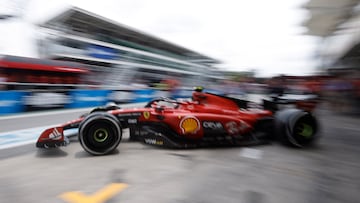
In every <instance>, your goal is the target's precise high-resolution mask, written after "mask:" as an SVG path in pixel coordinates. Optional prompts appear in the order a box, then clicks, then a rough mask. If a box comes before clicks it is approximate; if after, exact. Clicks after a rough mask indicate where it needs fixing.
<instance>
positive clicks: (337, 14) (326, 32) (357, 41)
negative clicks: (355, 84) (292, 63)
mask: <svg viewBox="0 0 360 203" xmlns="http://www.w3.org/2000/svg"><path fill="white" fill-rule="evenodd" d="M359 3H360V0H309V1H307V2H306V4H304V5H303V8H304V9H306V10H307V11H308V18H307V19H305V20H304V22H303V23H302V25H303V26H304V27H305V28H307V31H306V33H305V34H306V35H311V36H316V37H320V38H321V39H322V40H321V43H320V44H319V48H318V53H317V56H318V57H320V59H321V61H322V63H321V66H322V68H324V69H328V70H351V71H350V72H351V73H353V72H352V71H353V70H355V71H356V72H358V71H359V70H360V68H359V67H360V60H359V59H360V4H359Z"/></svg>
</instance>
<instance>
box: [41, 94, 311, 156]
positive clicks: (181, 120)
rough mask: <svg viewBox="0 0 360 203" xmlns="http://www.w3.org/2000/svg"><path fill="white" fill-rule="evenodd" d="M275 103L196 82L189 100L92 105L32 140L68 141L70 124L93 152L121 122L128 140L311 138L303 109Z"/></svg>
mask: <svg viewBox="0 0 360 203" xmlns="http://www.w3.org/2000/svg"><path fill="white" fill-rule="evenodd" d="M283 102H284V101H282V103H283ZM303 103H304V101H302V102H301V104H303ZM250 106H252V107H250ZM276 106H277V103H275V102H273V101H264V103H263V104H262V105H258V106H254V105H249V102H248V101H245V100H241V99H235V98H230V97H226V96H221V95H216V94H211V93H205V92H203V91H202V88H197V89H195V90H194V92H193V94H192V99H191V100H182V101H181V100H172V99H169V98H159V99H154V100H152V101H150V102H149V103H148V104H147V105H146V106H145V107H141V108H129V109H121V108H120V107H119V106H114V105H113V106H105V107H98V108H95V109H93V110H92V111H91V112H90V113H89V114H88V115H84V116H81V117H80V118H78V119H76V120H73V121H70V122H68V123H65V124H63V125H61V126H58V127H54V128H50V129H47V130H45V131H44V132H43V133H42V134H41V135H40V137H39V139H38V141H37V143H36V146H37V147H38V148H53V147H59V146H65V145H67V144H68V143H69V139H68V138H67V137H66V136H64V134H63V132H64V130H67V129H71V128H78V133H77V136H78V139H79V141H80V144H81V146H82V147H83V148H84V150H85V151H87V152H88V153H90V154H92V155H105V154H109V153H111V152H113V151H114V150H115V149H116V148H117V147H118V145H119V144H120V142H121V139H122V132H123V129H125V128H128V129H129V133H130V139H131V140H137V141H141V142H144V143H146V144H150V145H157V146H163V147H169V148H194V147H205V146H219V145H221V146H239V145H253V144H261V143H264V142H268V141H269V139H270V138H276V139H278V140H281V141H282V142H285V143H287V144H290V145H293V146H296V147H303V146H306V145H309V144H310V143H312V142H313V141H314V140H315V138H316V137H317V136H316V134H317V131H318V126H317V122H316V119H315V117H314V116H313V114H312V113H311V112H309V111H308V109H306V110H303V109H300V108H285V109H282V110H279V109H278V108H276Z"/></svg>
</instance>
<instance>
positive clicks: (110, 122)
mask: <svg viewBox="0 0 360 203" xmlns="http://www.w3.org/2000/svg"><path fill="white" fill-rule="evenodd" d="M121 138H122V130H121V126H120V123H119V121H118V120H117V118H116V117H115V116H113V115H112V114H109V113H106V112H94V113H92V114H90V115H89V116H88V117H86V118H85V119H84V120H83V121H82V123H81V124H80V127H79V141H80V144H81V146H82V147H83V148H84V150H85V151H86V152H88V153H90V154H92V155H96V156H98V155H106V154H110V153H112V152H113V151H114V150H115V149H116V148H117V147H118V145H119V144H120V141H121Z"/></svg>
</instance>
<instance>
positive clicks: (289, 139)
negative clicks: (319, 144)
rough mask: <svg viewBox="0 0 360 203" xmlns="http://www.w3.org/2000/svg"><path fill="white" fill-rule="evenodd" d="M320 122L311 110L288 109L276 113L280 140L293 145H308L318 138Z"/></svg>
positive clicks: (276, 129) (277, 135)
mask: <svg viewBox="0 0 360 203" xmlns="http://www.w3.org/2000/svg"><path fill="white" fill-rule="evenodd" d="M318 128H319V126H318V122H317V120H316V118H315V117H314V116H313V115H312V114H311V113H309V112H305V111H303V110H300V109H286V110H282V111H279V112H277V113H276V115H275V132H276V137H277V139H278V140H279V141H281V142H282V143H284V144H286V145H290V146H293V147H299V148H302V147H306V146H309V145H311V144H312V143H313V142H314V141H315V140H316V139H317V138H318Z"/></svg>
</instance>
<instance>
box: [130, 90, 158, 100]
mask: <svg viewBox="0 0 360 203" xmlns="http://www.w3.org/2000/svg"><path fill="white" fill-rule="evenodd" d="M133 92H134V94H135V98H134V99H133V100H132V102H134V103H137V102H148V101H151V100H152V99H153V98H154V97H155V96H154V95H155V93H156V91H155V90H153V89H143V90H134V91H133Z"/></svg>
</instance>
